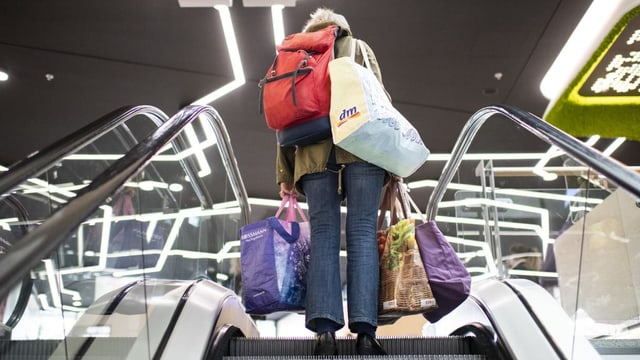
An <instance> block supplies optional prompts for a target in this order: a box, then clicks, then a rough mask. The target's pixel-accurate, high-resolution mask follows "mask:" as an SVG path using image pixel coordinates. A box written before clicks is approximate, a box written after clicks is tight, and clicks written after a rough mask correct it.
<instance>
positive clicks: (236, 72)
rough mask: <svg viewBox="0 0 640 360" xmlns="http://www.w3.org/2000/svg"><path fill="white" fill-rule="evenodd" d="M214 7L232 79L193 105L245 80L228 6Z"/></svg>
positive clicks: (217, 96)
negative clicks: (222, 35)
mask: <svg viewBox="0 0 640 360" xmlns="http://www.w3.org/2000/svg"><path fill="white" fill-rule="evenodd" d="M214 8H215V9H216V10H218V13H219V14H220V21H221V22H222V29H223V31H224V38H225V41H226V43H227V51H228V52H229V59H230V60H231V68H232V69H233V77H234V79H233V81H231V82H230V83H228V84H226V85H223V86H222V87H220V88H218V89H217V90H214V91H213V92H211V93H209V94H207V95H205V96H203V97H201V98H200V99H198V100H196V101H194V102H193V103H192V104H193V105H207V104H209V103H211V102H213V101H215V100H217V99H219V98H221V97H223V96H224V95H227V94H228V93H230V92H232V91H233V90H235V89H237V88H239V87H240V86H242V85H244V83H245V82H246V80H245V77H244V70H243V69H242V60H241V59H240V51H239V50H238V41H237V40H236V34H235V31H234V30H233V22H232V21H231V14H230V13H229V7H228V6H224V5H216V6H214Z"/></svg>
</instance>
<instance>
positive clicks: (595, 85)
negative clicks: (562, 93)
mask: <svg viewBox="0 0 640 360" xmlns="http://www.w3.org/2000/svg"><path fill="white" fill-rule="evenodd" d="M578 94H579V95H581V96H607V97H609V96H616V97H617V96H635V97H639V96H640V16H637V15H636V16H635V17H634V18H632V19H631V21H629V23H627V25H626V26H625V28H624V30H623V31H622V32H621V33H620V35H618V36H617V38H616V39H615V40H614V41H613V43H612V44H611V46H610V47H609V49H608V50H607V51H606V53H605V54H604V56H603V57H602V58H601V60H600V61H599V62H598V63H597V64H596V65H595V67H594V68H593V70H592V72H591V74H590V75H589V77H588V78H587V80H586V81H585V82H584V83H583V84H582V86H581V87H580V90H579V91H578ZM639 100H640V99H639Z"/></svg>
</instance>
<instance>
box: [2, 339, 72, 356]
mask: <svg viewBox="0 0 640 360" xmlns="http://www.w3.org/2000/svg"><path fill="white" fill-rule="evenodd" d="M59 343H60V340H0V359H3V360H45V359H49V357H50V356H51V354H52V353H53V351H54V350H55V349H56V347H57V346H58V344H59Z"/></svg>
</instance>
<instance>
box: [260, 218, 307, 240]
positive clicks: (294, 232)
mask: <svg viewBox="0 0 640 360" xmlns="http://www.w3.org/2000/svg"><path fill="white" fill-rule="evenodd" d="M268 220H269V225H271V227H272V228H273V229H274V230H275V231H276V232H277V233H278V235H280V236H281V237H282V238H283V239H284V240H285V241H286V242H288V243H289V244H293V243H294V242H296V241H298V238H299V237H300V224H298V223H297V222H296V221H289V222H288V223H289V224H291V233H288V232H287V230H285V228H284V227H282V224H281V223H280V220H278V218H275V217H270V218H269V219H268Z"/></svg>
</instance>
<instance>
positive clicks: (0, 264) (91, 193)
mask: <svg viewBox="0 0 640 360" xmlns="http://www.w3.org/2000/svg"><path fill="white" fill-rule="evenodd" d="M198 118H199V119H200V120H201V128H199V129H198V131H205V132H207V136H209V135H210V134H213V135H214V136H215V137H216V138H215V139H211V140H212V141H209V140H206V139H205V140H202V139H199V140H197V141H196V143H193V142H192V141H191V140H188V139H186V137H185V139H181V138H179V136H181V135H179V133H180V131H181V129H185V128H186V127H187V126H188V125H190V124H192V123H193V121H194V120H195V119H198ZM204 126H210V127H211V129H204V130H203V129H202V127H204ZM202 141H205V142H207V141H209V142H210V144H217V149H218V150H219V151H220V155H219V156H218V158H219V161H222V163H223V164H224V165H223V166H222V167H224V168H225V171H222V172H220V171H218V174H221V175H222V176H220V175H218V174H213V175H211V176H208V178H207V179H206V180H205V181H206V182H207V186H212V185H215V189H217V190H218V191H219V193H220V194H224V195H223V197H220V194H218V195H216V196H217V197H218V198H217V199H216V200H217V201H221V200H220V199H222V202H221V204H220V205H221V206H214V207H213V208H212V206H211V203H210V202H209V201H208V200H207V199H206V198H204V199H205V201H202V199H203V197H201V196H198V195H197V194H195V193H196V192H197V191H196V189H193V190H194V191H193V192H192V193H191V194H194V198H193V199H192V198H189V199H186V200H187V201H186V202H185V204H193V200H194V199H199V201H198V200H196V201H197V203H198V206H197V208H191V209H189V208H185V209H180V208H177V209H175V210H172V211H170V212H168V213H166V214H164V215H163V214H161V213H160V214H159V213H149V214H144V213H140V215H137V216H139V218H138V217H134V218H132V219H137V220H135V221H136V222H145V221H149V219H150V217H153V216H156V217H157V216H160V217H161V218H174V219H182V220H184V221H182V220H180V221H174V224H173V226H172V227H171V229H172V230H171V232H170V233H169V234H166V233H165V234H164V236H167V235H168V236H173V238H174V239H176V241H181V240H180V239H181V237H183V236H184V235H187V233H185V234H182V232H183V231H184V228H185V227H189V226H195V227H196V229H197V227H198V226H200V225H201V223H202V219H204V217H207V216H208V217H211V216H219V215H216V214H220V215H223V214H230V215H228V217H230V218H231V219H235V220H233V222H234V224H235V225H232V224H229V225H230V226H225V225H224V224H221V226H220V229H225V228H227V229H228V230H229V231H231V232H232V233H236V232H237V231H233V228H234V226H238V224H241V223H243V221H244V222H246V221H247V220H246V219H247V217H248V216H249V212H250V208H249V204H248V201H247V196H246V193H245V190H244V186H243V184H242V180H241V178H240V176H239V171H238V168H237V164H236V163H235V158H233V156H234V155H233V150H232V148H231V145H230V142H229V139H228V135H227V133H226V130H225V129H224V124H223V123H222V120H221V119H220V118H219V116H218V114H217V112H216V111H215V110H213V109H212V108H211V107H208V106H191V107H187V108H186V109H183V110H182V111H181V112H179V113H178V114H176V115H175V116H174V117H173V118H172V119H170V120H169V121H167V122H165V123H164V124H162V125H161V126H160V127H159V128H158V129H157V130H156V131H155V132H154V133H153V134H152V135H151V136H150V137H148V138H147V139H145V140H144V141H143V142H141V143H140V144H139V145H137V146H136V147H134V148H133V150H132V151H130V152H128V153H127V154H126V155H125V156H124V157H122V158H120V159H119V160H117V161H116V162H115V163H114V164H113V165H111V166H110V167H109V168H108V169H107V170H106V171H105V172H104V173H103V174H102V175H100V176H98V177H97V178H96V179H94V181H93V182H92V183H91V184H88V185H87V186H86V187H84V188H83V189H81V190H80V191H79V192H78V196H76V197H74V198H73V199H71V201H70V202H69V203H67V204H66V205H65V206H64V207H62V208H61V209H60V210H58V211H57V212H55V213H54V215H53V216H51V217H50V218H49V219H47V220H46V221H45V222H44V223H42V224H41V225H39V226H38V227H35V228H34V229H33V230H32V231H31V232H30V233H29V234H28V235H27V236H26V237H25V240H26V241H25V242H24V244H31V245H24V244H23V243H20V244H19V245H18V246H17V247H14V248H13V249H12V250H11V251H10V253H9V254H8V255H9V256H8V257H7V258H5V259H2V260H1V261H0V268H3V269H12V270H16V271H28V270H29V267H30V266H31V264H27V265H26V266H23V265H24V262H23V263H19V262H18V261H17V260H16V259H15V258H13V257H15V256H19V257H21V258H24V259H25V260H29V261H31V262H32V263H34V264H35V263H37V262H39V260H38V259H39V258H46V257H47V256H48V254H49V253H50V250H49V249H54V248H55V246H56V245H54V243H58V244H62V243H63V242H64V241H65V237H67V236H68V235H69V234H73V233H74V228H75V229H77V228H78V226H79V225H80V224H85V225H86V224H87V223H86V219H87V218H89V221H91V218H92V216H91V215H92V213H95V210H97V209H98V208H99V207H101V206H103V205H101V204H103V203H105V202H106V203H109V201H111V200H112V199H111V197H112V196H113V195H114V194H115V191H116V190H118V189H121V188H122V186H123V185H124V186H125V187H127V186H130V185H129V183H128V182H127V181H128V179H130V178H131V177H132V176H134V174H136V173H139V172H140V171H141V170H142V168H143V166H145V165H146V166H147V167H148V166H149V164H150V163H152V162H154V161H157V160H158V159H159V160H160V161H162V160H163V157H162V156H165V158H167V159H170V160H171V161H174V162H176V163H177V162H180V163H181V164H182V163H183V162H184V163H187V166H186V167H187V168H188V167H189V166H193V165H195V166H193V168H194V169H197V168H196V166H200V165H201V164H190V163H195V161H191V159H190V158H188V157H187V158H179V157H176V156H172V155H169V156H167V155H164V154H166V149H167V146H166V145H167V144H169V143H174V149H175V151H174V152H175V153H176V154H180V152H181V151H183V152H185V153H189V152H188V151H184V150H185V149H186V148H187V144H188V145H192V146H198V147H200V148H203V146H204V144H203V143H202ZM176 144H177V146H176ZM207 146H210V145H207ZM159 152H163V154H161V156H159V157H158V156H155V155H156V154H158V153H159ZM192 152H193V151H192ZM196 152H197V151H196ZM228 157H231V158H228ZM174 159H178V160H179V161H175V160H174ZM183 159H185V160H183ZM158 164H160V165H162V164H164V163H156V166H157V167H158V168H159V170H160V171H164V170H167V169H166V168H165V166H160V165H158ZM189 164H190V165H189ZM181 168H182V170H183V171H184V173H187V172H188V169H187V168H185V166H184V165H183V166H181ZM195 172H197V170H196V171H193V172H192V173H195ZM173 174H174V175H179V172H174V173H173ZM198 175H199V176H203V174H198ZM183 178H184V176H183ZM225 178H228V179H229V184H228V185H230V186H231V191H227V190H226V189H224V187H223V186H222V187H221V185H222V183H221V180H224V179H225ZM190 183H191V185H193V186H194V187H195V186H196V184H197V183H198V181H191V182H190ZM165 191H166V190H165ZM204 191H205V192H206V191H207V190H206V189H205V190H204ZM226 194H232V195H234V196H236V195H237V196H238V197H239V199H236V200H235V202H236V205H233V204H230V205H225V199H224V196H227V195H226ZM205 195H206V196H209V195H207V194H205ZM214 195H215V194H214ZM190 196H191V195H190ZM231 202H233V201H231ZM234 206H235V207H236V208H237V211H236V210H234V209H233V207H234ZM229 207H232V209H230V210H233V211H231V212H230V211H227V208H229ZM98 212H101V211H100V210H98ZM105 213H106V212H105ZM234 214H237V215H234ZM223 216H224V215H223ZM221 220H223V221H227V220H224V219H221ZM162 221H165V220H162ZM60 222H62V223H64V224H63V225H61V224H60ZM199 223H200V224H199ZM182 224H184V226H180V225H182ZM59 225H61V226H59ZM104 225H105V226H106V225H108V223H104ZM153 225H154V227H155V222H153ZM47 228H48V229H49V230H45V229H47ZM103 228H104V226H103ZM52 229H55V230H54V231H50V230H52ZM149 229H152V228H151V227H149ZM156 229H157V227H156ZM178 232H179V233H178ZM65 233H66V234H65ZM172 234H173V235H172ZM203 235H204V236H205V237H204V238H202V236H203ZM155 236H156V235H155V234H154V237H155ZM160 236H162V235H160ZM198 238H202V239H206V232H202V231H201V234H200V235H197V236H196V238H195V239H194V242H197V241H201V240H199V239H198ZM227 238H228V237H227ZM34 241H36V244H37V243H38V241H39V242H40V243H39V245H36V244H34ZM45 243H46V244H45ZM201 243H202V245H198V246H202V248H198V249H195V248H194V249H191V250H189V251H185V250H175V252H174V250H171V248H167V249H169V251H165V249H162V252H161V253H160V255H161V258H163V255H162V254H168V257H167V258H166V259H170V258H171V257H172V256H173V258H178V257H180V258H183V259H185V260H188V259H189V258H193V259H194V261H195V262H196V263H197V262H200V263H202V264H204V265H205V268H204V269H203V268H202V267H200V268H201V270H202V272H201V273H188V274H183V275H179V274H177V275H178V276H185V275H186V276H187V278H192V279H193V278H196V277H202V276H207V275H206V271H208V269H206V264H207V263H209V262H211V261H212V260H213V261H216V260H215V259H218V260H219V261H220V262H222V261H223V260H224V259H223V258H218V255H216V254H215V251H217V249H216V248H213V247H212V246H221V245H215V243H213V242H211V244H207V241H204V242H201ZM43 244H45V247H46V248H44V249H43V248H42V245H43ZM166 245H167V246H170V245H171V244H166ZM207 251H214V253H207ZM25 253H28V254H29V256H25V255H24V254H25ZM151 253H153V251H151ZM143 254H144V255H143ZM147 254H149V251H148V250H145V249H144V248H142V249H141V252H140V255H138V256H140V257H142V258H143V259H144V260H143V262H142V265H144V261H145V260H146V259H147V257H148V256H147ZM172 254H175V255H172ZM127 256H130V255H127ZM151 256H152V257H153V255H152V254H151ZM165 256H166V255H165ZM12 258H13V260H11V259H12ZM7 259H9V260H8V261H5V260H7ZM182 263H185V261H182ZM176 264H178V265H179V264H180V262H178V263H176ZM167 266H174V265H170V262H169V260H167ZM85 268H86V270H87V271H94V272H95V271H96V270H98V271H100V270H99V269H96V268H95V267H93V268H92V267H91V266H89V267H86V266H85ZM63 270H64V269H63ZM69 270H73V269H69ZM78 270H80V269H78ZM105 270H106V271H109V269H103V270H102V271H105ZM134 270H135V269H134ZM140 270H142V271H134V273H137V274H138V276H142V277H146V276H147V275H146V273H149V274H150V276H157V275H161V274H164V275H165V276H166V275H168V273H166V272H164V271H162V272H157V273H154V271H158V270H154V269H151V268H144V269H140ZM160 270H162V269H160ZM178 270H179V268H178ZM205 270H206V271H205ZM127 271H128V270H127V269H122V270H120V272H122V273H124V272H127ZM170 271H173V270H170ZM3 274H4V275H7V274H9V271H4V272H3ZM211 275H213V276H214V277H215V275H216V272H215V270H214V273H212V274H211ZM170 276H173V275H170ZM5 280H6V278H5ZM9 281H11V280H9ZM114 285H117V284H114ZM63 286H64V284H63ZM61 290H64V289H61ZM68 290H69V289H67V293H68ZM62 295H63V294H62V292H61V293H60V297H62ZM82 295H83V296H84V294H82ZM63 307H64V305H63ZM79 310H81V309H79ZM174 337H175V336H173V335H172V336H171V338H174ZM45 342H46V341H45ZM20 344H22V343H20ZM20 344H18V345H17V346H15V348H16V349H17V348H19V347H20ZM5 348H6V347H5ZM45 358H46V357H45Z"/></svg>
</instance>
